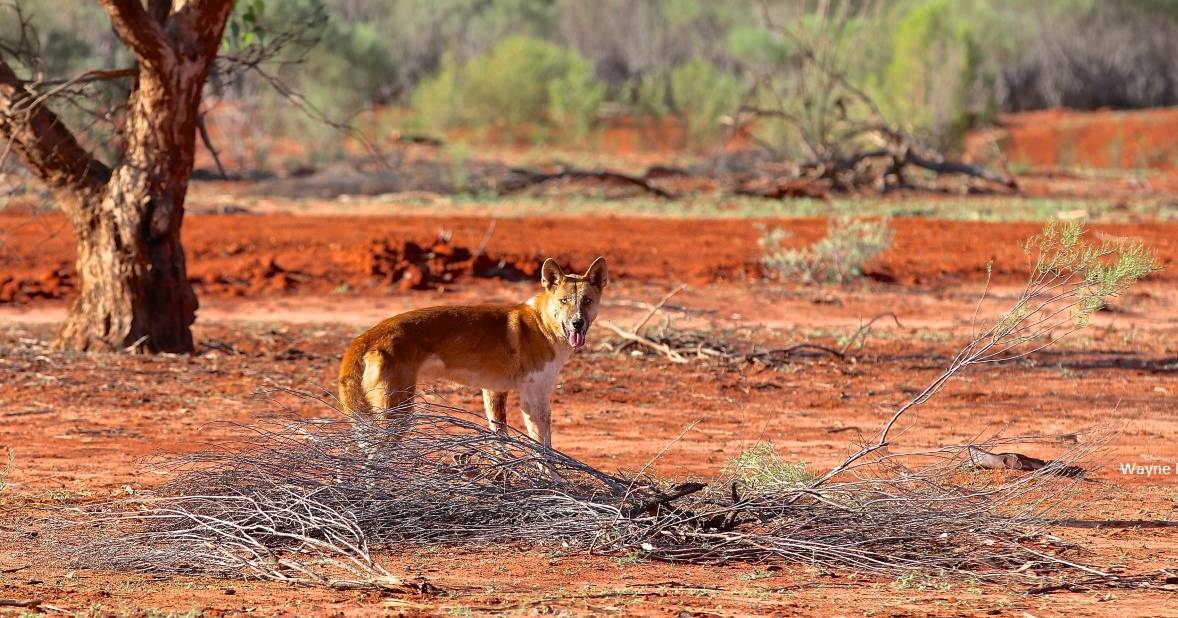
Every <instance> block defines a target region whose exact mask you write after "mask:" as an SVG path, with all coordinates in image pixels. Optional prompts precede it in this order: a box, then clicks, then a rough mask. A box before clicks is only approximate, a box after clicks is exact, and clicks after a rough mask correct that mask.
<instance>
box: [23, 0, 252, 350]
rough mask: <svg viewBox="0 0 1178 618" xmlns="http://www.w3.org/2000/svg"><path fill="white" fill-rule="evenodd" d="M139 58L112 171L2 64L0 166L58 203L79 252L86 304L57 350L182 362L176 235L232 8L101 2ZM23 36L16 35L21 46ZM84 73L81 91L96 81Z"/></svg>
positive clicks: (185, 345)
mask: <svg viewBox="0 0 1178 618" xmlns="http://www.w3.org/2000/svg"><path fill="white" fill-rule="evenodd" d="M99 2H100V4H102V6H103V8H104V9H105V10H106V12H107V15H108V16H109V17H110V19H111V25H112V26H114V29H115V31H116V32H117V33H118V35H119V38H120V39H122V41H123V43H125V44H126V45H127V47H128V49H129V50H130V51H131V52H132V54H133V55H134V57H135V62H136V68H135V69H132V70H124V69H120V70H112V71H100V72H99V73H101V74H102V76H100V78H102V79H105V78H120V79H122V78H126V77H127V76H128V75H130V74H132V73H133V74H135V75H136V77H135V84H134V88H133V89H132V92H131V97H130V99H128V101H127V111H126V116H125V123H124V126H123V127H121V129H120V131H119V132H120V137H121V138H122V142H123V144H122V146H123V154H122V158H121V160H119V161H118V162H117V163H116V164H115V165H114V166H112V167H113V169H111V167H108V166H107V165H105V164H104V163H103V162H101V161H99V160H98V159H97V158H96V157H94V156H93V154H91V153H90V152H88V151H87V150H86V149H85V148H83V147H82V146H81V144H79V142H78V140H77V139H76V138H75V137H74V135H73V133H71V132H70V131H69V129H67V128H66V127H65V125H64V124H63V123H62V122H61V119H60V118H58V116H57V114H55V113H54V112H53V110H51V109H50V108H49V106H48V105H47V104H46V100H47V98H48V97H49V96H51V95H52V94H53V93H54V91H53V90H50V91H47V92H46V93H45V94H44V95H43V96H42V95H40V94H38V93H37V92H36V91H35V90H34V89H32V88H30V86H35V83H33V84H31V83H30V82H25V81H22V80H21V79H19V78H18V77H17V75H16V73H15V72H14V71H13V70H12V68H11V67H10V66H8V64H7V63H5V61H4V57H3V55H2V54H0V138H2V139H5V140H6V143H4V144H0V159H3V154H4V153H7V152H8V150H12V151H14V152H16V153H17V155H18V156H20V157H21V159H22V160H23V161H24V163H25V166H26V167H27V168H28V169H29V170H30V171H32V172H33V173H34V174H36V175H37V176H39V177H40V178H41V179H42V180H43V181H45V183H46V184H47V185H49V186H50V187H51V188H53V189H54V191H56V192H57V194H58V196H59V197H60V198H61V206H62V209H63V210H64V211H65V212H66V214H67V215H68V216H69V218H70V222H71V223H72V224H73V227H74V232H75V234H76V236H77V240H78V279H79V281H80V284H81V294H80V296H79V297H78V299H77V300H76V301H75V302H74V304H73V306H72V307H71V309H70V314H69V317H68V318H67V319H66V323H65V325H64V326H63V327H62V330H61V332H60V334H59V335H58V338H57V341H56V342H54V345H55V347H57V348H59V349H71V350H107V351H117V350H126V349H130V350H133V351H143V352H188V351H191V350H192V349H193V346H192V331H191V329H190V326H191V325H192V323H193V321H195V319H196V295H195V294H194V293H193V291H192V286H191V285H190V284H189V283H188V273H187V268H186V266H185V258H184V248H183V247H182V246H181V245H180V224H181V222H182V221H183V219H184V198H185V195H186V194H187V193H188V179H189V177H190V176H191V175H192V164H193V155H194V150H195V148H196V128H197V118H198V113H199V107H200V99H201V92H202V91H203V90H204V85H205V81H206V80H207V79H208V76H209V71H210V70H211V68H212V65H213V62H214V60H215V58H216V55H217V49H218V47H219V46H220V44H221V36H222V34H223V32H224V29H225V24H226V21H227V20H228V18H229V13H230V11H232V9H233V0H150V1H149V2H148V6H147V7H145V6H144V4H143V0H99ZM23 34H24V31H23V29H22V35H23ZM93 73H94V72H88V73H84V74H82V75H81V76H79V77H78V78H74V79H71V80H67V81H66V82H64V84H69V83H72V82H74V81H75V80H77V79H81V78H83V77H86V76H92V75H93Z"/></svg>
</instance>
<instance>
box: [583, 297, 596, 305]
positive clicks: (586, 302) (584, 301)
mask: <svg viewBox="0 0 1178 618" xmlns="http://www.w3.org/2000/svg"><path fill="white" fill-rule="evenodd" d="M591 302H593V299H592V298H586V299H585V300H583V301H581V304H582V305H588V304H589V303H591Z"/></svg>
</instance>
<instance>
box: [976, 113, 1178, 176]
mask: <svg viewBox="0 0 1178 618" xmlns="http://www.w3.org/2000/svg"><path fill="white" fill-rule="evenodd" d="M998 124H999V127H998V128H996V129H986V130H983V131H979V132H977V133H975V134H973V135H971V136H970V140H969V141H970V142H971V143H970V144H969V145H968V146H967V150H969V151H972V152H974V153H980V152H981V150H982V149H983V147H984V146H985V145H986V144H996V145H997V146H998V148H999V149H1000V150H1001V151H1002V152H1003V153H1004V154H1005V156H1006V157H1007V158H1008V159H1009V160H1010V162H1012V163H1015V164H1019V165H1029V166H1032V167H1036V168H1096V169H1122V170H1132V169H1157V170H1172V169H1174V167H1175V166H1176V165H1178V108H1165V109H1146V110H1137V111H1102V112H1075V111H1071V110H1066V109H1054V110H1046V111H1041V112H1024V113H1020V114H1009V115H1005V116H1003V117H1002V118H1000V119H999V123H998Z"/></svg>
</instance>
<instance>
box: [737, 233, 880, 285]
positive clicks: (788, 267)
mask: <svg viewBox="0 0 1178 618" xmlns="http://www.w3.org/2000/svg"><path fill="white" fill-rule="evenodd" d="M788 236H789V233H788V232H786V231H785V230H783V229H781V228H772V229H767V228H763V230H762V235H761V239H760V241H759V242H760V245H761V248H762V249H763V250H764V251H765V255H764V257H762V258H761V261H762V263H763V264H764V265H765V267H766V268H767V269H769V270H770V271H772V272H775V273H777V275H778V276H780V277H783V278H786V279H793V280H799V281H802V282H804V283H845V282H847V281H850V280H851V279H854V278H857V277H861V276H862V275H863V269H864V268H865V266H866V265H867V264H868V263H869V262H871V261H872V260H875V259H877V258H878V257H879V256H881V255H883V253H884V251H887V249H888V247H890V246H891V245H892V227H891V224H889V223H888V221H887V220H886V219H882V220H875V221H872V220H866V219H853V218H849V217H839V218H837V219H832V220H831V221H830V223H829V225H828V227H827V232H826V236H825V237H824V238H822V240H819V241H818V242H817V243H814V244H813V245H811V246H809V247H806V248H804V249H787V248H785V247H784V246H783V242H784V241H785V239H786V238H787V237H788Z"/></svg>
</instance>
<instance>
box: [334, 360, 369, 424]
mask: <svg viewBox="0 0 1178 618" xmlns="http://www.w3.org/2000/svg"><path fill="white" fill-rule="evenodd" d="M339 400H340V403H341V404H343V406H344V412H347V413H349V414H366V413H370V412H372V403H371V402H369V401H368V397H367V396H366V395H365V393H364V352H363V348H362V347H360V346H349V347H348V351H347V352H345V353H344V359H343V362H342V363H340V372H339Z"/></svg>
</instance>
